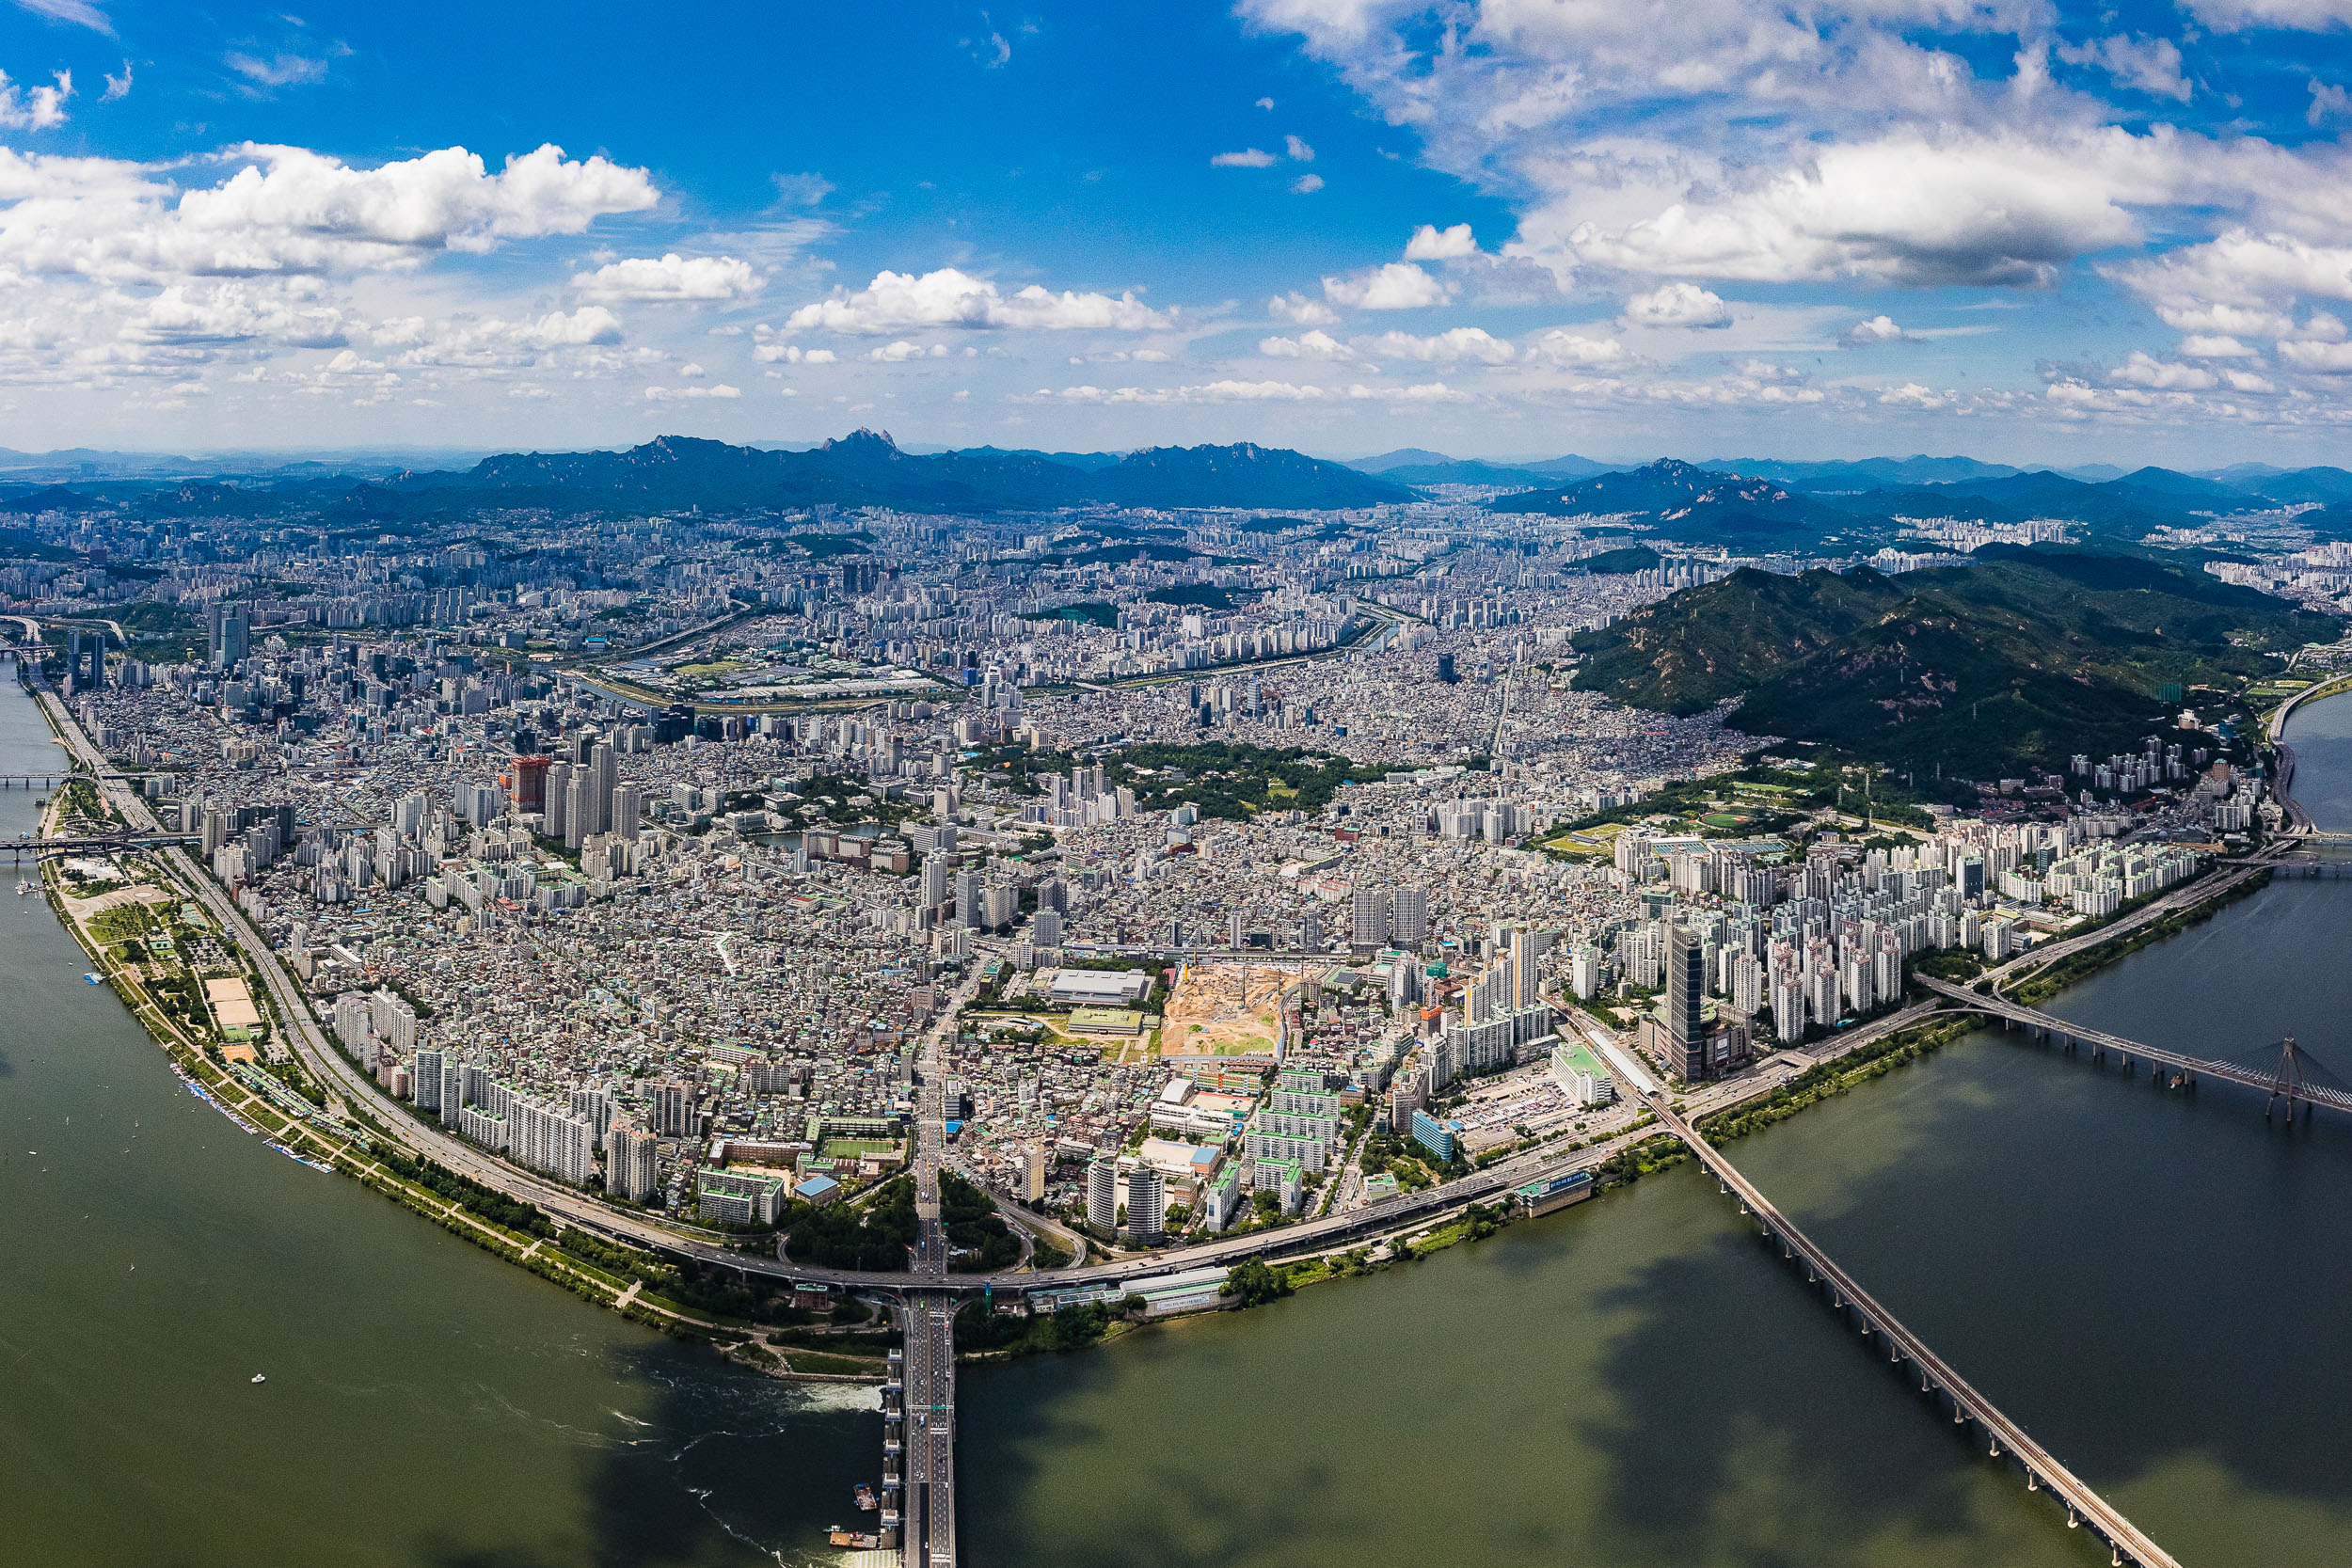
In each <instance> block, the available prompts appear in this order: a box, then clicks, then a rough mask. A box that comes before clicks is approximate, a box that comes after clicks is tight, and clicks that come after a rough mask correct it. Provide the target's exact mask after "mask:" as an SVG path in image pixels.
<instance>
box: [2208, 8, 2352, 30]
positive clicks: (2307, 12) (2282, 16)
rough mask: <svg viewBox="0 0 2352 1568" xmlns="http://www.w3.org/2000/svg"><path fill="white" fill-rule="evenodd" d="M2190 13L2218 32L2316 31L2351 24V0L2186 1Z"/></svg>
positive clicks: (2350, 25)
mask: <svg viewBox="0 0 2352 1568" xmlns="http://www.w3.org/2000/svg"><path fill="white" fill-rule="evenodd" d="M2185 6H2186V8H2187V10H2188V13H2189V14H2190V15H2191V16H2193V17H2195V18H2196V19H2197V20H2198V21H2200V22H2201V23H2203V24H2205V25H2206V26H2208V27H2211V28H2212V29H2213V30H2214V31H2215V32H2217V33H2241V32H2246V31H2248V30H2249V29H2251V28H2257V27H2278V28H2282V29H2286V30H2289V31H2294V32H2304V33H2317V32H2324V31H2326V30H2328V28H2331V27H2352V0H2185Z"/></svg>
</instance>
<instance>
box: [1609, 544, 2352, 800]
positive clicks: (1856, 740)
mask: <svg viewBox="0 0 2352 1568" xmlns="http://www.w3.org/2000/svg"><path fill="white" fill-rule="evenodd" d="M2339 631H2340V627H2339V626H2337V623H2336V622H2335V621H2333V620H2332V619H2330V618H2329V617H2328V616H2324V615H2317V614H2312V613H2311V612H2308V611H2304V610H2296V609H2295V608H2294V607H2293V606H2291V605H2288V604H2286V603H2285V602H2284V601H2282V600H2279V599H2275V598H2272V597H2270V596H2269V595H2267V594H2259V593H2256V592H2254V591H2253V590H2251V589H2246V588H2238V587H2234V586H2233V585H2231V584H2228V583H2224V582H2221V581H2219V580H2218V579H2217V578H2211V577H2206V576H2204V575H2202V574H2191V573H2188V572H2183V571H2179V570H2176V569H2173V568H2171V567H2169V566H2165V565H2162V564H2159V563H2156V562H2148V561H2142V560H2137V559H2133V558H2130V557H2124V556H2113V555H2102V554H2088V553H2079V552H2071V551H2064V550H2041V549H2036V550H2031V551H2020V552H2016V553H2013V554H2010V555H2008V556H2006V557H2004V558H2002V559H1996V560H1993V561H1987V562H1980V563H1972V564H1970V565H1967V566H1960V567H1949V568H1946V569H1943V570H1938V571H1930V572H1914V573H1910V574H1908V575H1905V576H1902V577H1899V578H1889V577H1883V576H1881V575H1880V574H1878V573H1875V572H1871V571H1867V570H1857V571H1853V572H1850V573H1847V574H1844V575H1843V576H1840V575H1837V574H1835V573H1831V572H1827V571H1816V572H1807V573H1805V574H1804V575H1803V576H1802V577H1793V578H1792V577H1777V576H1773V575H1771V574H1767V573H1763V572H1756V571H1750V570H1743V571H1740V572H1736V573H1734V574H1733V575H1732V576H1730V577H1728V578H1724V579H1723V580H1721V581H1719V582H1713V583H1709V584H1708V585H1706V586H1705V587H1702V588H1694V589H1691V590H1688V591H1686V592H1684V593H1680V594H1675V595H1674V596H1673V597H1672V598H1669V599H1665V600H1661V602H1659V603H1658V604H1655V605H1652V606H1650V607H1649V608H1648V609H1646V610H1643V611H1641V612H1640V613H1639V614H1636V615H1632V616H1629V617H1628V618H1627V619H1626V620H1624V621H1621V622H1619V623H1618V624H1617V625H1615V626H1610V627H1607V628H1605V629H1602V630H1599V631H1594V632H1586V633H1583V634H1582V635H1581V636H1580V637H1579V638H1578V639H1577V643H1576V645H1577V650H1578V652H1579V653H1580V654H1581V656H1582V658H1581V664H1580V667H1579V668H1578V670H1577V673H1576V684H1577V685H1578V686H1579V687H1580V688H1583V689H1592V690H1598V691H1605V692H1607V693H1609V694H1610V695H1611V696H1613V697H1615V698H1618V699H1619V700H1621V701H1623V702H1626V703H1629V704H1632V705H1636V706H1641V707H1652V708H1661V709H1664V710H1666V711H1668V712H1674V713H1694V712H1698V711H1700V710H1702V709H1705V708H1709V707H1713V706H1715V705H1718V704H1722V703H1726V702H1736V703H1738V705H1739V706H1738V707H1737V708H1736V709H1735V710H1734V712H1733V713H1732V715H1731V721H1732V722H1733V723H1734V724H1736V725H1737V726H1739V727H1740V728H1741V729H1743V730H1747V731H1749V732H1751V733H1753V734H1758V735H1779V736H1788V738H1790V739H1792V740H1810V741H1818V742H1821V743H1824V744H1828V745H1832V746H1836V747H1837V748H1839V749H1840V750H1843V751H1848V752H1853V753H1854V754H1856V755H1858V756H1864V757H1868V758H1871V759H1873V760H1876V761H1880V762H1883V763H1885V764H1887V765H1889V766H1891V767H1896V768H1916V769H1920V770H1922V771H1924V770H1926V769H1928V768H1934V767H1937V766H1939V765H1940V767H1941V768H1942V770H1943V771H1944V772H1945V773H1946V774H1947V775H1948V776H1959V777H1967V778H1991V777H1994V776H1997V775H1999V774H2003V773H2014V772H2016V771H2017V770H2018V769H2019V768H2021V767H2022V766H2023V765H2024V764H2026V763H2028V762H2032V763H2038V764H2040V765H2042V766H2043V767H2046V768H2059V767H2063V765H2064V763H2065V761H2066V759H2067V757H2068V756H2070V755H2071V754H2072V753H2074V752H2090V753H2092V754H2094V755H2105V754H2106V753H2107V752H2114V751H2121V750H2137V746H2138V742H2139V738H2140V737H2141V736H2144V735H2146V734H2148V733H2149V731H2150V730H2151V728H2152V727H2153V726H2155V725H2157V724H2159V723H2160V722H2161V721H2163V719H2164V717H2165V715H2166V712H2167V709H2168V705H2166V704H2164V703H2161V702H2159V701H2157V700H2156V698H2155V697H2154V695H2153V693H2154V692H2155V691H2156V690H2157V689H2159V688H2161V687H2163V686H2166V685H2170V684H2177V685H2179V686H2182V687H2184V688H2187V687H2194V686H2198V685H2201V684H2202V685H2210V686H2215V687H2218V688H2220V689H2224V690H2229V691H2234V690H2236V689H2238V687H2239V686H2240V684H2241V682H2242V681H2243V679H2244V678H2246V677H2249V676H2253V675H2259V674H2261V673H2265V671H2267V670H2269V669H2272V668H2274V667H2275V661H2274V660H2273V659H2272V658H2270V657H2268V655H2269V654H2270V653H2272V652H2275V651H2284V650H2287V649H2291V648H2294V647H2296V646H2299V645H2300V644H2302V643H2304V642H2307V641H2332V640H2333V639H2334V638H2335V637H2336V636H2337V635H2338V634H2339Z"/></svg>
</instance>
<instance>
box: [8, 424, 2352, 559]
mask: <svg viewBox="0 0 2352 1568" xmlns="http://www.w3.org/2000/svg"><path fill="white" fill-rule="evenodd" d="M386 455H387V454H384V453H380V452H379V453H351V454H345V455H344V456H343V458H342V460H341V461H338V459H337V456H336V454H323V455H322V456H320V457H318V458H306V459H302V460H299V461H291V462H289V461H284V460H282V459H270V458H267V457H266V456H265V455H256V454H244V455H242V456H239V457H237V458H235V459H234V460H233V461H231V460H222V464H221V466H220V467H215V468H213V469H211V470H209V471H200V472H194V473H187V472H179V473H175V472H172V471H171V470H172V469H174V468H175V467H183V466H188V465H200V464H201V463H202V462H203V461H204V460H202V459H196V458H183V457H169V456H141V455H139V454H123V453H108V452H101V451H65V452H47V453H26V452H13V451H6V450H4V449H0V510H6V511H10V512H17V513H25V512H37V511H45V510H53V509H56V510H91V509H97V508H101V507H116V506H128V507H131V508H134V509H135V510H138V511H142V512H146V513H149V514H151V515H163V516H167V515H254V516H261V515H273V514H278V513H289V512H307V513H311V514H324V515H326V517H327V518H328V520H329V521H337V520H341V521H345V522H348V523H350V524H352V525H354V526H364V525H366V524H369V523H389V522H395V521H402V520H413V519H418V518H423V517H430V516H434V515H442V514H451V513H456V512H462V511H464V510H466V509H468V508H474V507H480V506H483V505H485V504H488V505H498V506H505V507H538V506H544V507H548V508H572V509H583V508H584V509H596V508H600V507H611V508H631V509H643V510H666V509H673V508H683V507H689V506H698V507H702V508H705V509H707V510H729V511H733V510H756V509H772V508H799V507H807V506H814V505H823V504H834V505H839V506H867V505H873V506H890V507H897V508H899V509H902V510H908V511H922V512H959V511H960V512H974V513H993V512H1008V511H1032V510H1040V511H1041V510H1051V509H1054V508H1057V507H1065V506H1082V505H1099V506H1120V507H1136V508H1147V509H1150V508H1164V509H1177V508H1188V507H1232V508H1242V509H1253V510H1263V511H1267V512H1317V511H1329V510H1334V509H1341V508H1351V507H1363V506H1371V505H1376V504H1379V503H1381V502H1392V501H1408V500H1413V499H1420V498H1422V497H1423V496H1426V495H1429V494H1432V493H1438V492H1439V491H1440V487H1443V486H1452V485H1467V486H1475V487H1478V488H1480V489H1482V490H1484V491H1486V492H1487V494H1486V497H1485V499H1484V504H1485V505H1486V506H1487V507H1488V508H1489V509H1491V510H1492V511H1495V512H1497V513H1502V514H1505V515H1548V516H1554V517H1560V518H1564V519H1579V518H1594V519H1599V518H1603V517H1609V518H1614V519H1616V520H1617V521H1619V522H1620V523H1621V524H1624V525H1627V526H1629V527H1631V528H1633V529H1635V530H1636V531H1645V532H1649V533H1653V534H1654V535H1655V536H1656V537H1658V538H1660V539H1661V540H1672V541H1677V542H1681V543H1685V544H1691V545H1698V546H1720V547H1724V548H1727V549H1730V550H1733V551H1737V552H1742V553H1764V552H1775V551H1786V552H1794V553H1806V552H1810V551H1820V552H1823V553H1847V552H1850V551H1852V550H1855V549H1868V548H1873V547H1876V546H1877V545H1879V544H1888V543H1893V542H1896V541H1897V540H1899V539H1900V538H1902V537H1903V536H1904V535H1905V533H1906V531H1907V529H1908V527H1909V523H1908V522H1907V521H1906V520H1907V519H1918V518H1942V519H1947V520H1953V521H1976V522H1982V523H2018V522H2025V521H2028V520H2034V519H2058V520H2063V521H2068V522H2073V523H2075V524H2078V525H2079V526H2080V527H2081V528H2082V529H2083V530H2084V531H2085V532H2086V534H2087V535H2088V536H2090V537H2092V538H2104V539H2117V540H2131V539H2137V538H2139V537H2140V536H2142V535H2144V534H2146V533H2147V532H2149V531H2151V530H2153V529H2156V528H2159V527H2164V526H2173V527H2194V526H2196V525H2197V524H2199V523H2201V521H2204V520H2205V518H2206V516H2207V515H2214V514H2224V513H2233V512H2244V511H2249V510H2258V509H2262V508H2268V507H2280V506H2287V505H2296V506H2310V505H2316V507H2317V508H2318V510H2316V511H2313V512H2310V513H2308V514H2306V515H2304V516H2303V518H2302V519H2301V523H2302V526H2305V527H2309V528H2311V529H2312V530H2314V531H2316V532H2318V533H2319V534H2320V535H2321V536H2323V537H2328V538H2352V472H2347V471H2346V470H2344V469H2343V468H2336V467H2313V468H2300V469H2292V470H2282V469H2278V468H2273V467H2265V466H2262V465H2252V464H2247V465H2239V466H2237V467H2232V468H2229V469H2225V470H2220V471H2217V472H2214V473H2196V474H2192V473H2185V472H2181V471H2177V470H2173V469H2169V468H2157V467H2145V468H2140V469H2137V470H2136V471H2133V472H2130V473H2123V472H2121V471H2118V470H2116V469H2113V468H2097V469H2093V468H2077V469H2074V470H2073V471H2072V472H2069V473H2059V472H2057V471H2054V470H2051V469H2047V468H2040V469H2031V470H2027V469H2021V468H2016V467H2009V466H2007V465H2003V464H1997V463H1982V462H1979V461H1977V460H1976V459H1974V458H1967V457H1929V456H1913V457H1904V458H1891V457H1886V458H1867V459H1864V460H1861V461H1857V462H1788V461H1782V460H1778V459H1771V458H1740V459H1727V458H1726V459H1710V460H1708V462H1705V463H1685V462H1681V461H1678V460H1677V459H1672V458H1667V459H1662V460H1661V461H1658V462H1655V463H1648V464H1645V465H1641V466H1639V467H1609V466H1608V465H1605V464H1601V463H1597V462H1595V461H1594V460H1592V459H1590V458H1586V457H1580V456H1576V455H1573V454H1570V455H1566V456H1562V457H1555V458H1546V459H1543V460H1541V461H1535V462H1526V463H1498V462H1487V461H1481V460H1464V459H1456V458H1452V457H1448V456H1447V455H1445V454H1444V453H1442V452H1438V451H1429V450H1427V449H1425V448H1420V447H1406V448H1401V449H1399V450H1397V451H1390V452H1383V453H1381V454H1380V455H1379V456H1377V457H1367V458H1361V459H1359V460H1357V461H1355V462H1352V463H1336V462H1329V461H1326V460H1324V459H1320V458H1314V457H1309V456H1306V455H1305V454H1303V453H1300V452H1296V451H1288V450H1286V449H1283V448H1279V447H1265V446H1257V445H1252V444H1248V443H1243V444H1239V445H1233V446H1198V447H1151V448H1146V449H1144V450H1141V451H1130V452H1124V453H1113V452H1073V451H1034V450H1025V449H1011V450H1009V449H1004V448H998V447H976V448H970V449H965V450H961V451H912V450H909V449H906V448H902V447H900V446H898V444H897V443H896V442H894V441H893V440H892V439H891V438H890V437H889V436H887V435H881V434H877V433H875V432H872V431H863V430H862V431H858V432H855V433H853V434H851V435H849V436H841V437H839V438H837V439H834V440H830V441H825V442H821V443H819V444H818V445H816V446H813V447H787V446H783V445H774V444H771V445H765V446H734V445H729V444H727V443H725V442H721V441H710V440H703V439H699V438H695V437H691V436H662V437H660V438H659V439H657V440H653V441H649V442H647V443H645V444H644V445H643V446H639V447H633V448H630V449H628V450H626V451H569V452H509V453H504V454H501V455H497V456H491V457H485V458H483V459H481V460H479V461H478V462H475V463H473V465H472V466H471V467H413V466H412V467H398V468H394V467H387V466H386Z"/></svg>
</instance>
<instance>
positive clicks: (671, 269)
mask: <svg viewBox="0 0 2352 1568" xmlns="http://www.w3.org/2000/svg"><path fill="white" fill-rule="evenodd" d="M766 281H767V279H765V278H763V277H760V275H759V273H758V272H757V271H756V270H755V269H754V267H753V266H752V264H751V263H750V262H749V261H738V260H736V259H735V258H734V257H732V256H695V257H691V258H688V257H681V256H679V255H678V253H677V252H675V251H671V252H669V253H668V254H666V255H663V256H661V257H659V258H656V257H648V256H640V257H631V258H629V259H628V260H625V261H611V262H607V263H606V264H605V265H603V266H601V267H598V268H597V269H596V271H594V272H578V273H574V274H573V275H572V287H573V288H575V289H577V290H579V291H580V293H582V294H584V295H586V296H587V297H588V298H590V299H609V300H642V301H663V300H696V301H725V300H734V299H744V298H748V297H749V296H751V295H753V294H755V293H758V292H759V291H760V289H761V287H762V286H763V285H764V284H765V283H766Z"/></svg>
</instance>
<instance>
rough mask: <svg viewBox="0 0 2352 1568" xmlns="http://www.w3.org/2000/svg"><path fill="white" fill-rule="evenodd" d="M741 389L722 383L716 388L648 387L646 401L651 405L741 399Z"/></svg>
mask: <svg viewBox="0 0 2352 1568" xmlns="http://www.w3.org/2000/svg"><path fill="white" fill-rule="evenodd" d="M742 395H743V393H742V390H741V388H736V387H729V386H727V385H726V384H725V383H723V382H722V383H721V384H719V385H718V386H715V387H648V388H645V399H646V401H647V402H649V403H672V402H675V401H676V400H678V399H680V398H739V397H741V396H742Z"/></svg>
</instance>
